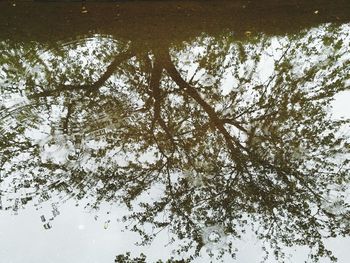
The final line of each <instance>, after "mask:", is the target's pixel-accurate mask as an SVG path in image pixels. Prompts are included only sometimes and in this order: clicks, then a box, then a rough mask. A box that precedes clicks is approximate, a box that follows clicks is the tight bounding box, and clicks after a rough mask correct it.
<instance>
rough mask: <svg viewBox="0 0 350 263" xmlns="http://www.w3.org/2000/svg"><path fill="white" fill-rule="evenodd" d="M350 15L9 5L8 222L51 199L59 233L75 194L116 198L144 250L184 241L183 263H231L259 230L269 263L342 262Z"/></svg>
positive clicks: (315, 4) (334, 7)
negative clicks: (290, 251) (341, 101)
mask: <svg viewBox="0 0 350 263" xmlns="http://www.w3.org/2000/svg"><path fill="white" fill-rule="evenodd" d="M348 11H349V3H347V1H334V2H332V3H331V2H329V1H309V2H307V3H304V1H303V2H302V1H291V2H288V3H286V4H284V3H283V4H282V3H280V1H260V2H259V3H255V2H254V1H218V2H214V1H204V2H200V1H157V2H155V1H140V2H134V1H132V2H113V3H97V2H87V3H84V2H83V3H81V2H77V3H58V2H50V3H44V2H31V1H16V2H14V1H13V2H11V1H8V2H1V3H0V14H1V16H0V24H1V29H0V50H1V54H0V116H1V121H0V131H1V133H0V134H1V135H0V164H1V166H0V167H1V168H0V190H1V192H0V193H1V195H0V198H1V199H0V201H1V203H0V205H1V210H3V211H1V214H0V216H1V215H3V216H5V215H7V214H12V215H13V216H15V215H17V214H21V213H23V211H25V208H27V207H33V206H35V207H40V206H44V205H49V206H50V207H51V208H52V209H51V211H49V212H48V213H46V212H45V213H46V214H45V213H43V216H42V218H41V220H42V225H43V231H44V230H45V229H46V230H48V231H51V230H52V229H51V228H55V221H56V220H57V218H58V217H60V213H61V212H64V206H62V204H63V203H64V202H65V200H67V199H72V200H74V202H76V204H77V205H80V206H85V209H86V210H90V209H93V210H95V211H96V214H97V215H98V214H99V210H98V209H99V207H100V206H102V205H103V204H105V203H109V204H110V205H111V206H117V205H120V206H121V207H123V209H124V210H123V211H124V214H119V215H118V216H119V218H120V219H122V221H123V224H125V225H126V226H127V227H128V229H129V230H130V231H135V232H136V233H138V234H139V235H140V238H141V239H142V240H143V243H142V245H143V246H144V249H145V251H146V249H147V244H148V243H151V242H152V240H153V239H154V238H156V237H157V236H158V234H159V235H162V233H164V232H167V234H168V236H169V240H168V242H169V241H171V240H173V241H172V242H173V243H174V245H173V248H174V249H175V250H176V251H177V252H178V253H175V254H172V253H171V251H170V250H169V253H168V255H167V259H169V260H170V262H187V261H186V260H188V261H192V260H194V259H195V258H197V260H200V259H201V258H202V259H203V258H205V256H210V257H211V260H212V261H213V262H221V261H224V262H231V260H233V259H234V258H235V256H236V254H237V253H239V252H237V251H236V243H237V242H238V241H239V240H240V239H241V238H242V237H243V236H244V234H245V232H246V231H253V233H254V234H255V236H256V237H257V238H258V239H261V240H263V241H266V244H264V246H265V245H266V247H267V251H268V252H270V253H272V255H269V258H268V259H266V260H267V262H270V260H273V259H274V258H275V259H276V260H277V261H278V262H284V260H285V257H284V251H285V250H286V247H295V246H299V245H302V246H306V247H310V248H311V252H310V257H309V259H310V260H315V261H317V260H318V259H319V258H325V257H328V258H330V259H333V256H332V254H331V252H330V251H329V250H327V248H325V247H324V242H325V240H327V239H329V238H330V237H336V236H348V234H349V231H350V228H349V227H350V222H349V198H348V193H349V191H348V188H349V179H350V178H349V168H350V167H349V160H350V159H349V145H350V144H349V142H350V141H349V137H348V135H349V121H348V120H347V119H345V118H343V119H339V118H337V117H336V116H334V114H333V113H334V112H333V111H332V108H331V106H332V105H334V104H333V101H334V99H335V98H336V97H337V96H339V94H343V92H345V91H347V90H348V89H349V87H350V76H349V74H350V73H349V72H350V71H349V69H350V68H349V67H350V56H349V49H350V47H349V43H350V26H349V24H347V21H348V20H349V14H350V12H348ZM60 207H62V208H60ZM39 211H40V210H39ZM111 220H112V221H113V220H114V218H113V217H112V215H111V216H110V218H109V219H107V221H106V222H107V224H108V223H109V222H111ZM119 224H122V223H121V222H120V223H119ZM106 228H107V227H106ZM67 234H69V233H67ZM101 235H103V233H102V232H101ZM33 242H35V237H33ZM166 243H167V242H166ZM127 251H134V248H133V247H128V249H127V250H126V251H120V253H117V252H116V254H115V255H114V256H116V259H115V260H116V262H136V259H128V258H129V256H128V255H127V254H125V253H126V252H127ZM142 251H143V250H142ZM2 253H4V255H5V256H6V257H7V258H11V255H10V256H9V255H7V254H6V253H7V252H6V251H5V252H2ZM117 254H123V255H119V256H117ZM266 255H268V253H267V254H266ZM222 256H223V257H222ZM153 257H154V255H153ZM16 258H17V259H18V261H15V262H23V260H24V256H23V257H21V256H20V257H16ZM130 258H133V256H130ZM21 260H22V261H21ZM56 260H57V259H56ZM81 260H82V259H79V258H77V259H74V261H75V262H83V261H81ZM111 260H113V259H111ZM127 260H131V261H127ZM139 260H140V262H144V261H145V259H144V258H143V257H142V256H141V257H140V258H139ZM142 260H143V261H142ZM163 260H166V259H165V258H163ZM176 260H179V261H176ZM181 260H182V261H181ZM203 260H204V259H203ZM42 262H46V261H42ZM53 262H58V261H53ZM60 262H62V261H60ZM111 262H112V261H111ZM146 262H150V261H147V260H146ZM202 262H204V261H202ZM310 262H313V261H310Z"/></svg>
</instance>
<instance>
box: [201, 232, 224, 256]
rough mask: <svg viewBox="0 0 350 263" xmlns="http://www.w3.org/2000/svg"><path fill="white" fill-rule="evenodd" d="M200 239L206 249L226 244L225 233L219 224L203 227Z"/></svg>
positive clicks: (217, 247)
mask: <svg viewBox="0 0 350 263" xmlns="http://www.w3.org/2000/svg"><path fill="white" fill-rule="evenodd" d="M202 240H203V243H204V245H205V247H206V248H207V249H208V250H213V249H219V248H221V247H223V246H224V245H225V244H226V235H225V232H224V230H223V228H222V227H221V226H210V227H206V228H203V230H202Z"/></svg>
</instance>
